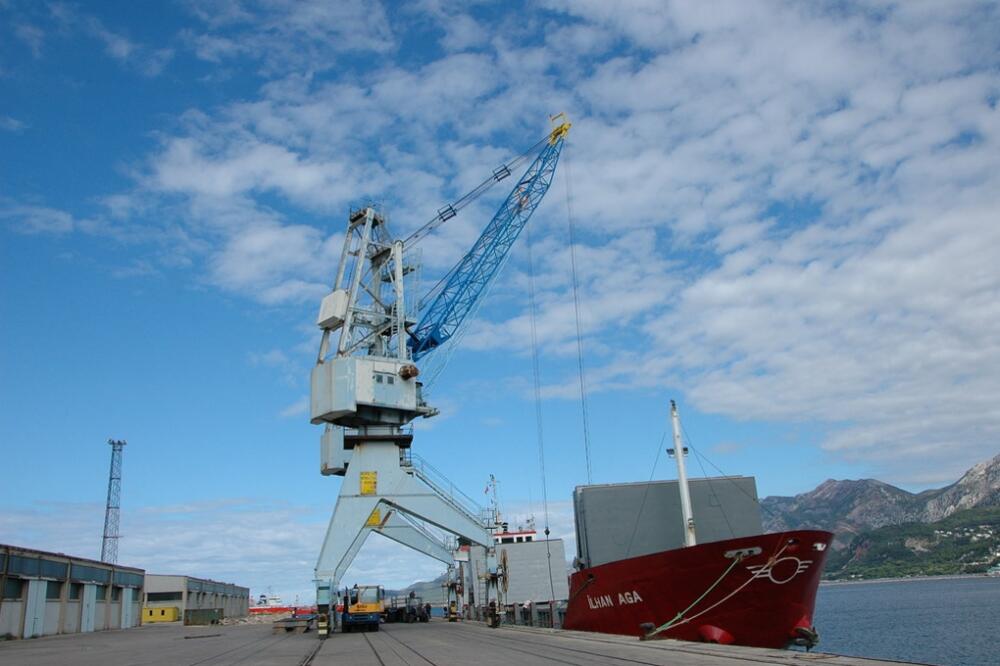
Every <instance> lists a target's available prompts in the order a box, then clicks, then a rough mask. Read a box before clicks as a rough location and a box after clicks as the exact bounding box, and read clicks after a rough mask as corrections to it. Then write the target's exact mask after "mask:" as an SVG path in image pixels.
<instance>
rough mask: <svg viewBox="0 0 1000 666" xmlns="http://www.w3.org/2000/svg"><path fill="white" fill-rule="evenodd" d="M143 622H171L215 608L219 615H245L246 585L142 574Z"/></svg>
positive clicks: (248, 591) (248, 602) (247, 593)
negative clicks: (143, 581)
mask: <svg viewBox="0 0 1000 666" xmlns="http://www.w3.org/2000/svg"><path fill="white" fill-rule="evenodd" d="M145 590H146V592H145V595H146V596H145V599H144V603H143V609H142V619H143V622H173V621H175V620H182V619H184V618H185V616H188V617H190V616H192V613H193V612H194V611H212V610H216V611H218V612H219V616H218V617H219V619H221V618H223V617H245V616H246V615H247V613H248V612H249V607H250V588H247V587H240V586H239V585H233V584H232V583H220V582H218V581H214V580H206V579H202V578H192V577H191V576H163V575H158V574H146V584H145Z"/></svg>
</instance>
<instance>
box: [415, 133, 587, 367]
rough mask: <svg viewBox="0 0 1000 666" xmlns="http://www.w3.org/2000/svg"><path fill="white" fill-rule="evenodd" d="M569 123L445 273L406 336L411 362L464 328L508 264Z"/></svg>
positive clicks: (539, 198)
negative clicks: (441, 283) (477, 237)
mask: <svg viewBox="0 0 1000 666" xmlns="http://www.w3.org/2000/svg"><path fill="white" fill-rule="evenodd" d="M569 127H570V124H569V123H563V124H562V125H559V126H558V127H556V128H555V129H554V130H552V133H551V134H550V135H549V140H548V141H547V142H546V144H545V147H544V148H543V149H542V151H541V152H540V153H539V155H538V157H536V158H535V161H534V162H532V163H531V166H529V167H528V170H527V171H526V172H525V174H524V176H522V177H521V180H520V181H518V183H517V185H515V186H514V189H512V190H511V192H510V195H509V196H508V197H507V199H506V200H505V201H504V203H503V205H502V206H500V209H499V210H497V212H496V215H494V216H493V219H492V220H490V223H489V224H488V225H487V226H486V229H485V230H483V233H482V235H481V236H480V237H479V239H478V240H477V241H476V243H475V245H473V246H472V249H471V250H469V252H468V253H467V254H466V255H465V256H464V257H462V260H461V261H460V262H459V263H458V265H456V266H455V268H454V269H452V271H451V272H450V273H449V274H448V276H447V278H446V280H445V283H444V286H443V287H442V288H441V290H440V291H439V292H438V293H437V295H436V296H435V297H434V300H433V301H431V303H430V305H429V306H428V307H427V308H426V310H425V311H424V313H423V316H422V317H421V318H420V321H419V322H418V323H417V324H416V326H414V327H413V328H412V329H411V330H410V331H408V333H409V340H408V341H407V346H408V347H409V349H410V355H411V357H412V358H413V360H414V361H418V360H420V358H421V357H423V356H425V355H426V354H428V353H429V352H431V351H433V350H434V349H436V348H437V347H439V346H441V345H443V344H444V343H445V342H447V341H448V340H449V339H450V338H451V337H452V336H454V335H455V333H456V332H458V331H459V329H460V328H461V326H462V322H463V321H464V320H465V318H466V317H467V316H468V315H469V313H470V312H472V310H474V309H475V307H476V304H477V302H478V301H479V299H480V297H482V296H483V293H484V292H485V290H486V288H487V287H489V285H490V283H491V282H492V281H493V279H494V278H495V277H496V275H497V273H498V272H499V271H500V269H501V268H502V267H503V265H504V263H505V262H506V260H507V258H508V256H509V254H510V249H511V247H512V246H513V245H514V242H515V241H516V240H517V237H518V236H519V235H520V233H521V231H522V230H523V229H524V225H525V224H527V223H528V220H529V219H530V218H531V214H532V213H534V212H535V209H536V208H537V207H538V204H540V203H541V201H542V197H544V196H545V193H546V192H547V191H548V189H549V185H551V184H552V178H553V176H554V175H555V170H556V164H557V163H558V162H559V155H560V153H561V152H562V147H563V142H564V140H565V137H566V133H567V132H568V131H569Z"/></svg>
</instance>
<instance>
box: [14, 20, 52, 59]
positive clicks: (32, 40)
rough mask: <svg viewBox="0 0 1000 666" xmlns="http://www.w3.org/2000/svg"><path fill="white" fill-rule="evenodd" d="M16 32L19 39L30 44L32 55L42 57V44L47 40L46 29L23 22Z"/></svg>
mask: <svg viewBox="0 0 1000 666" xmlns="http://www.w3.org/2000/svg"><path fill="white" fill-rule="evenodd" d="M14 34H15V35H17V37H18V39H20V40H21V41H22V42H24V43H25V44H27V45H28V48H29V49H30V50H31V55H32V56H34V57H35V58H40V57H41V55H42V46H43V44H44V42H45V31H43V30H42V29H41V28H39V27H38V26H36V25H31V24H30V23H22V24H20V25H18V26H17V27H16V28H15V29H14Z"/></svg>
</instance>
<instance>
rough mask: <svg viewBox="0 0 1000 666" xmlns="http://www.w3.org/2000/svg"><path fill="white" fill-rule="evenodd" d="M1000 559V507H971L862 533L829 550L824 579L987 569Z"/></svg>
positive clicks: (968, 572)
mask: <svg viewBox="0 0 1000 666" xmlns="http://www.w3.org/2000/svg"><path fill="white" fill-rule="evenodd" d="M998 563H1000V507H984V508H978V509H968V510H966V511H959V512H957V513H955V514H952V515H951V516H949V517H948V518H945V519H944V520H940V521H938V522H934V523H905V524H903V525H892V526H889V527H882V528H879V529H876V530H871V531H868V532H863V533H861V534H859V535H857V536H856V537H854V539H853V540H852V541H851V543H850V545H849V546H848V547H847V548H844V549H843V550H841V551H839V552H833V553H830V556H829V559H828V560H827V564H826V572H825V577H826V578H828V579H832V580H841V579H847V578H896V577H901V576H940V575H947V574H972V573H984V572H985V571H986V570H987V569H988V568H989V567H990V566H992V565H995V564H998Z"/></svg>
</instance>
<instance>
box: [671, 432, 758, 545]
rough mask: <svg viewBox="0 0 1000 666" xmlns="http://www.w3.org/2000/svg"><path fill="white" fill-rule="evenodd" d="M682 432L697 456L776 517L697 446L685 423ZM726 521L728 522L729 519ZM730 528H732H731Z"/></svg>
mask: <svg viewBox="0 0 1000 666" xmlns="http://www.w3.org/2000/svg"><path fill="white" fill-rule="evenodd" d="M681 433H682V434H683V435H684V439H685V440H687V442H688V446H689V447H691V450H692V451H694V454H695V457H696V458H699V459H703V460H704V461H705V462H707V463H708V464H709V465H711V466H712V467H713V468H714V469H715V471H716V472H718V473H719V474H720V475H722V477H723V478H724V479H725V480H727V481H729V482H730V483H731V484H733V485H734V486H735V487H736V489H737V490H739V491H740V492H741V493H743V494H744V495H746V496H747V497H749V498H750V499H751V500H752V501H753V503H754V504H756V505H757V506H759V507H760V508H761V509H762V510H763V511H765V512H767V513H768V514H769V515H770V516H772V517H776V514H775V513H774V511H772V510H771V509H769V508H768V507H767V506H766V505H765V504H764V503H763V502H761V501H760V498H759V497H754V496H753V495H751V494H750V493H748V492H747V491H746V490H745V489H744V488H743V486H741V485H740V484H738V483H736V482H735V481H733V478H732V477H731V476H730V475H728V474H726V473H725V472H723V471H722V470H721V469H719V467H718V465H716V464H715V463H713V462H712V461H711V460H710V459H709V458H708V456H706V455H704V454H703V453H701V452H700V451H699V450H698V449H696V448H695V446H694V443H693V442H692V440H691V436H690V435H688V432H687V430H685V428H684V424H683V423H682V424H681ZM698 464H699V465H700V464H701V462H700V461H699V463H698ZM702 469H704V468H702ZM723 515H725V513H723ZM726 522H727V523H728V522H729V521H728V520H727V521H726ZM730 529H732V528H730Z"/></svg>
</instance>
